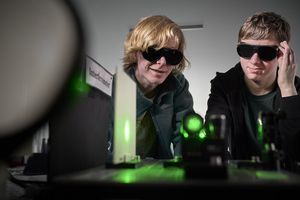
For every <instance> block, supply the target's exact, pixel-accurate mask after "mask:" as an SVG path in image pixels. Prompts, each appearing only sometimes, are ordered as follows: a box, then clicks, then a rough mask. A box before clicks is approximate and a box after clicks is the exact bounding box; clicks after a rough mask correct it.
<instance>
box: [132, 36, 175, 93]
mask: <svg viewBox="0 0 300 200" xmlns="http://www.w3.org/2000/svg"><path fill="white" fill-rule="evenodd" d="M164 48H169V49H177V45H175V44H174V43H172V42H169V43H168V44H167V45H165V46H164ZM136 57H137V68H136V71H135V75H136V78H137V80H138V82H139V84H140V86H141V87H142V89H143V90H145V91H146V92H147V91H152V90H153V89H155V88H156V87H157V86H158V85H160V84H162V83H163V82H164V81H165V80H166V78H167V77H168V76H169V75H170V74H171V72H172V69H173V67H174V65H171V64H168V63H167V61H166V58H165V56H162V57H160V58H159V59H158V60H156V61H154V62H150V61H148V60H146V59H145V58H144V56H143V53H142V52H141V51H139V52H136Z"/></svg>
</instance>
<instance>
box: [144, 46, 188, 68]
mask: <svg viewBox="0 0 300 200" xmlns="http://www.w3.org/2000/svg"><path fill="white" fill-rule="evenodd" d="M142 54H143V57H144V58H145V59H146V60H148V61H150V62H156V61H157V60H159V59H160V58H161V57H162V56H164V57H165V59H166V61H167V64H169V65H178V64H179V63H180V62H181V60H182V58H183V55H182V53H181V52H180V51H178V50H175V49H169V48H161V49H159V50H155V48H154V47H148V49H147V51H144V52H143V53H142Z"/></svg>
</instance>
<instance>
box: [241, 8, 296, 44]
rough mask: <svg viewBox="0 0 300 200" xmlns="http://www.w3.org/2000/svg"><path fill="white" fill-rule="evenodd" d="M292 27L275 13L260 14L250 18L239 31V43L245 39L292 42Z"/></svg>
mask: <svg viewBox="0 0 300 200" xmlns="http://www.w3.org/2000/svg"><path fill="white" fill-rule="evenodd" d="M290 37H291V36H290V25H289V23H288V22H287V21H286V20H285V19H284V18H283V17H282V16H280V15H278V14H276V13H274V12H260V13H256V14H254V15H253V16H251V17H249V18H248V19H247V20H246V22H245V23H244V24H243V25H242V27H241V28H240V31H239V38H238V42H240V41H241V40H244V39H254V40H264V39H275V40H277V41H278V42H282V41H287V42H289V41H290Z"/></svg>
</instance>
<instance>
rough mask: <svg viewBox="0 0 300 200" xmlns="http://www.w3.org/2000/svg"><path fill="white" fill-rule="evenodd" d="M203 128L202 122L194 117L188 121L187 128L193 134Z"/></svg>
mask: <svg viewBox="0 0 300 200" xmlns="http://www.w3.org/2000/svg"><path fill="white" fill-rule="evenodd" d="M201 127H202V121H201V120H200V119H199V118H198V117H196V116H192V117H191V118H189V119H188V122H187V128H188V129H189V130H190V131H193V132H196V131H199V130H200V129H201Z"/></svg>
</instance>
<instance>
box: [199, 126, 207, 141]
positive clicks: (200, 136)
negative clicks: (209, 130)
mask: <svg viewBox="0 0 300 200" xmlns="http://www.w3.org/2000/svg"><path fill="white" fill-rule="evenodd" d="M199 138H200V140H204V139H205V138H206V132H205V130H204V129H202V130H201V131H200V133H199Z"/></svg>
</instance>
